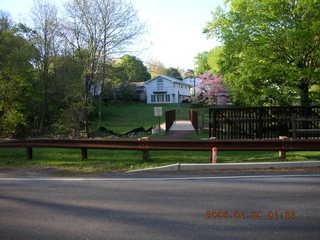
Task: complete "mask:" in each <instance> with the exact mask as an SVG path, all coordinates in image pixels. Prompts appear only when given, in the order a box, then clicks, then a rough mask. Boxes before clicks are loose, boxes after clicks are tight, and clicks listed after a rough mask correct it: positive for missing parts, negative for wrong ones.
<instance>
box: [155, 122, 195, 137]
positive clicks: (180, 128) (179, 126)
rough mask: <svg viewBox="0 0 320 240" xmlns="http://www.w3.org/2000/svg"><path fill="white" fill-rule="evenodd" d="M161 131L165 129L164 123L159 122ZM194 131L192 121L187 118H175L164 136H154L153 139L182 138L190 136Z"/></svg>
mask: <svg viewBox="0 0 320 240" xmlns="http://www.w3.org/2000/svg"><path fill="white" fill-rule="evenodd" d="M160 127H161V129H162V131H165V128H166V125H165V123H163V124H161V126H160ZM194 133H195V129H194V127H193V126H192V123H191V122H190V121H187V120H176V121H175V122H174V123H173V124H172V126H171V128H170V130H169V133H168V135H166V136H158V137H154V139H182V138H185V137H190V136H192V135H193V134H194Z"/></svg>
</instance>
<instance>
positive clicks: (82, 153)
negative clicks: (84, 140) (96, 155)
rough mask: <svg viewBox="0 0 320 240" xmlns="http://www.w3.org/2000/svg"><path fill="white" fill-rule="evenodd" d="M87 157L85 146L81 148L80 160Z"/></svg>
mask: <svg viewBox="0 0 320 240" xmlns="http://www.w3.org/2000/svg"><path fill="white" fill-rule="evenodd" d="M87 159H88V149H87V148H81V160H82V161H84V160H87Z"/></svg>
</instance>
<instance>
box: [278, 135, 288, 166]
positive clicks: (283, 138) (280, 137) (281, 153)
mask: <svg viewBox="0 0 320 240" xmlns="http://www.w3.org/2000/svg"><path fill="white" fill-rule="evenodd" d="M279 139H280V140H282V141H286V140H287V139H288V137H286V136H279ZM282 146H284V144H282ZM286 153H287V152H286V151H284V150H280V151H279V158H280V159H281V160H286Z"/></svg>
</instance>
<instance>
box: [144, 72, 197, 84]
mask: <svg viewBox="0 0 320 240" xmlns="http://www.w3.org/2000/svg"><path fill="white" fill-rule="evenodd" d="M159 78H163V79H166V80H168V81H171V82H174V83H179V84H183V85H186V86H189V87H192V85H191V84H189V83H186V82H183V80H179V79H176V78H173V77H169V76H166V75H159V76H156V77H155V78H152V79H150V80H148V81H146V82H145V84H148V83H150V82H152V81H154V80H156V79H159Z"/></svg>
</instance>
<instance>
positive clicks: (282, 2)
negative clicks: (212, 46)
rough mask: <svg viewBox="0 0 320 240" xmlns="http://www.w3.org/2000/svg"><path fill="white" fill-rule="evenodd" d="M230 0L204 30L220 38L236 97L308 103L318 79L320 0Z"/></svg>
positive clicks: (246, 101) (224, 66) (227, 77)
mask: <svg viewBox="0 0 320 240" xmlns="http://www.w3.org/2000/svg"><path fill="white" fill-rule="evenodd" d="M229 2H230V6H229V7H228V8H227V9H228V10H227V11H224V10H222V9H221V8H220V9H217V11H216V13H215V16H214V20H213V21H212V22H211V23H209V25H208V26H207V28H206V29H205V32H206V33H207V34H209V35H210V36H215V37H218V38H219V39H220V40H221V41H222V42H223V44H224V50H223V54H222V55H223V61H222V63H221V71H222V73H223V75H224V79H225V80H226V82H227V83H228V84H229V86H230V88H231V90H232V93H233V96H234V97H235V98H236V100H237V101H238V102H241V103H244V104H266V103H267V102H269V100H270V99H271V100H272V101H274V102H275V103H277V104H290V103H291V104H292V103H295V102H297V100H299V101H300V104H301V105H303V106H307V105H310V104H311V103H312V99H311V98H310V92H309V90H310V88H311V86H312V85H314V84H318V83H319V79H320V77H319V74H320V73H319V69H320V68H319V67H320V11H319V9H320V2H319V1H313V0H300V1H296V0H278V1H269V0H260V1H255V0H233V1H229Z"/></svg>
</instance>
